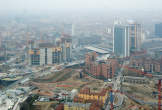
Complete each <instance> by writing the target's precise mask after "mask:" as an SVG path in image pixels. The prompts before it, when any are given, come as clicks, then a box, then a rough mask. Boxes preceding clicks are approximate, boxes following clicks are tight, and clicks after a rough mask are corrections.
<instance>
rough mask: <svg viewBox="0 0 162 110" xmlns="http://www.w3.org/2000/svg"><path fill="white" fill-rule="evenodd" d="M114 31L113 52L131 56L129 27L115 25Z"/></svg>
mask: <svg viewBox="0 0 162 110" xmlns="http://www.w3.org/2000/svg"><path fill="white" fill-rule="evenodd" d="M113 31H114V32H113V52H114V53H115V55H117V56H119V57H127V56H129V55H130V49H129V27H128V26H123V25H115V26H114V30H113Z"/></svg>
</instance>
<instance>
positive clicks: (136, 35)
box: [128, 23, 142, 51]
mask: <svg viewBox="0 0 162 110" xmlns="http://www.w3.org/2000/svg"><path fill="white" fill-rule="evenodd" d="M128 28H129V29H128V30H129V45H130V51H135V50H140V48H141V42H142V41H141V40H142V28H141V24H137V23H130V24H129V26H128Z"/></svg>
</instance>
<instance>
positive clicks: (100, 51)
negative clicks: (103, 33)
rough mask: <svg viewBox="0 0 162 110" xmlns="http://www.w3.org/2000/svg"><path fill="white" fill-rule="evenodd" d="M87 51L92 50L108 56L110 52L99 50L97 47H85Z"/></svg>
mask: <svg viewBox="0 0 162 110" xmlns="http://www.w3.org/2000/svg"><path fill="white" fill-rule="evenodd" d="M84 48H85V49H88V50H92V51H95V52H97V53H101V54H107V53H109V52H108V51H105V50H103V49H99V48H96V47H92V46H86V47H84Z"/></svg>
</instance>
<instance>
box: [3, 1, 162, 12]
mask: <svg viewBox="0 0 162 110" xmlns="http://www.w3.org/2000/svg"><path fill="white" fill-rule="evenodd" d="M161 5H162V0H0V11H4V10H10V11H13V10H71V9H73V10H85V9H92V10H93V9H106V10H109V9H110V10H126V9H129V10H130V9H133V10H142V9H144V10H158V9H161V10H162V6H161Z"/></svg>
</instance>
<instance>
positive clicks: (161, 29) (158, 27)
mask: <svg viewBox="0 0 162 110" xmlns="http://www.w3.org/2000/svg"><path fill="white" fill-rule="evenodd" d="M155 36H156V37H162V23H159V24H155Z"/></svg>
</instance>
